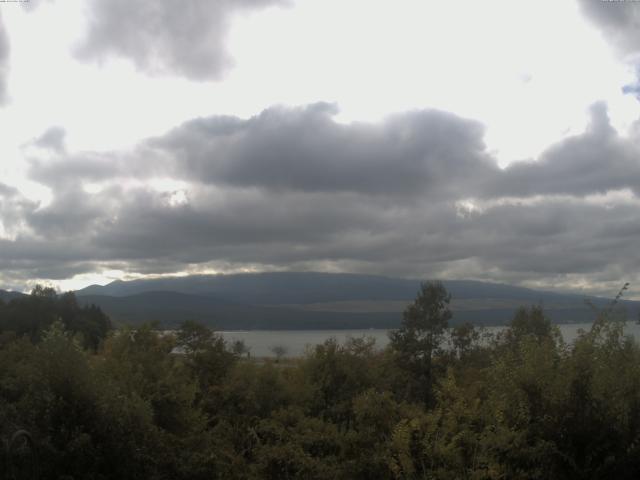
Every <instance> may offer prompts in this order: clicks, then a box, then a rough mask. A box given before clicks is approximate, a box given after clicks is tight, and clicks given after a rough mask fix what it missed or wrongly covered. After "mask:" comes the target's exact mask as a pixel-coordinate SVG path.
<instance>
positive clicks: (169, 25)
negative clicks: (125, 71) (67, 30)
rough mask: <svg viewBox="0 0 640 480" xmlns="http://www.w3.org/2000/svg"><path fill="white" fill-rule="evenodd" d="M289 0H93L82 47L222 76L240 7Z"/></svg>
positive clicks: (146, 64)
mask: <svg viewBox="0 0 640 480" xmlns="http://www.w3.org/2000/svg"><path fill="white" fill-rule="evenodd" d="M284 3H286V2H285V0H215V1H207V0H181V1H179V2H176V1H172V0H137V1H135V2H131V1H130V0H108V1H104V0H90V1H89V8H88V13H89V27H88V30H87V33H86V37H85V38H84V40H83V41H82V43H81V44H80V45H79V46H78V48H77V51H76V53H77V56H78V57H79V58H81V59H83V60H98V61H100V60H102V59H104V58H106V57H109V56H112V55H115V56H123V57H126V58H129V59H130V60H132V61H133V62H134V64H135V65H136V67H138V68H139V69H140V70H143V71H145V72H148V73H152V74H155V73H161V74H165V73H175V74H179V75H183V76H185V77H187V78H190V79H192V80H209V79H217V78H219V77H220V76H221V75H222V73H223V72H224V70H225V69H226V68H227V67H228V66H229V65H230V64H231V59H230V58H229V55H228V54H227V52H226V49H225V44H224V40H225V35H226V33H227V30H228V27H229V22H230V19H231V17H232V16H233V15H234V14H236V13H239V12H242V11H247V10H251V9H259V8H264V7H268V6H270V5H282V4H284Z"/></svg>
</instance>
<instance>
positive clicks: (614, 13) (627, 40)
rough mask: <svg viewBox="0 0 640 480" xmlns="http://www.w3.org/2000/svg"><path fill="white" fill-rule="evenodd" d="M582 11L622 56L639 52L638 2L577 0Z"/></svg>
mask: <svg viewBox="0 0 640 480" xmlns="http://www.w3.org/2000/svg"><path fill="white" fill-rule="evenodd" d="M579 4H580V7H581V9H582V11H583V13H584V14H585V15H586V16H587V18H589V20H591V21H592V22H593V23H594V24H595V25H596V26H597V27H598V28H599V29H600V30H601V31H602V33H603V36H604V37H605V38H606V39H607V40H608V41H609V42H611V43H612V44H613V46H614V47H616V49H617V50H618V52H620V53H621V54H622V55H624V56H628V57H631V58H636V59H638V55H639V54H640V4H638V2H636V1H602V0H579Z"/></svg>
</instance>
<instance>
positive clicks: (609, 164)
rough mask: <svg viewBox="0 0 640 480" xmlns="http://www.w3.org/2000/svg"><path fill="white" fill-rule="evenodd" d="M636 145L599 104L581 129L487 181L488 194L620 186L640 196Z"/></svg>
mask: <svg viewBox="0 0 640 480" xmlns="http://www.w3.org/2000/svg"><path fill="white" fill-rule="evenodd" d="M638 146H639V145H638V144H637V143H634V142H633V141H632V140H630V139H628V138H622V137H620V136H618V134H617V133H616V131H615V130H614V129H613V128H612V127H611V125H610V123H609V118H608V116H607V110H606V106H605V105H604V104H602V103H598V104H595V105H593V106H592V107H591V122H590V124H589V126H588V127H587V130H586V131H585V132H584V133H583V134H581V135H577V136H574V137H570V138H568V139H565V140H563V141H561V142H559V143H557V144H555V145H553V146H552V147H550V148H549V149H547V150H546V151H545V152H544V153H543V154H542V155H541V156H540V158H539V159H538V160H536V161H528V162H519V163H515V164H512V165H511V166H509V167H508V168H506V169H505V171H504V172H503V174H501V175H499V176H497V177H496V178H495V179H494V181H493V182H491V183H490V184H489V187H488V191H487V192H486V196H488V197H496V196H497V197H501V196H512V197H527V196H534V195H547V194H556V195H574V196H586V195H592V194H603V193H606V192H609V191H614V190H623V189H631V190H633V192H634V193H635V194H636V195H637V196H640V148H638Z"/></svg>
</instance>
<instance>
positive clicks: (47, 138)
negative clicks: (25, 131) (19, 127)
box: [33, 126, 67, 153]
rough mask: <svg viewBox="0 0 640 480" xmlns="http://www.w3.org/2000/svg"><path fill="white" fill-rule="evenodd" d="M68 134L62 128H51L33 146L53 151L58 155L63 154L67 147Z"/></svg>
mask: <svg viewBox="0 0 640 480" xmlns="http://www.w3.org/2000/svg"><path fill="white" fill-rule="evenodd" d="M66 135H67V132H66V131H65V129H64V128H62V127H57V126H55V127H51V128H49V129H47V131H46V132H44V133H43V134H42V135H40V136H39V137H38V138H37V139H35V140H34V141H33V145H34V146H36V147H39V148H44V149H49V150H53V151H54V152H57V153H63V152H64V151H65V149H66V147H65V137H66Z"/></svg>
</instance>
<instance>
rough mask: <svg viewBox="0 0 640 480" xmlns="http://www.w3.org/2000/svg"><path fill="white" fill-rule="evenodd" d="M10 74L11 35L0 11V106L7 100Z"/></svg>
mask: <svg viewBox="0 0 640 480" xmlns="http://www.w3.org/2000/svg"><path fill="white" fill-rule="evenodd" d="M8 75H9V35H8V34H7V31H6V29H5V26H4V23H3V21H2V12H0V106H1V105H2V104H4V103H5V102H6V100H7V76H8Z"/></svg>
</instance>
